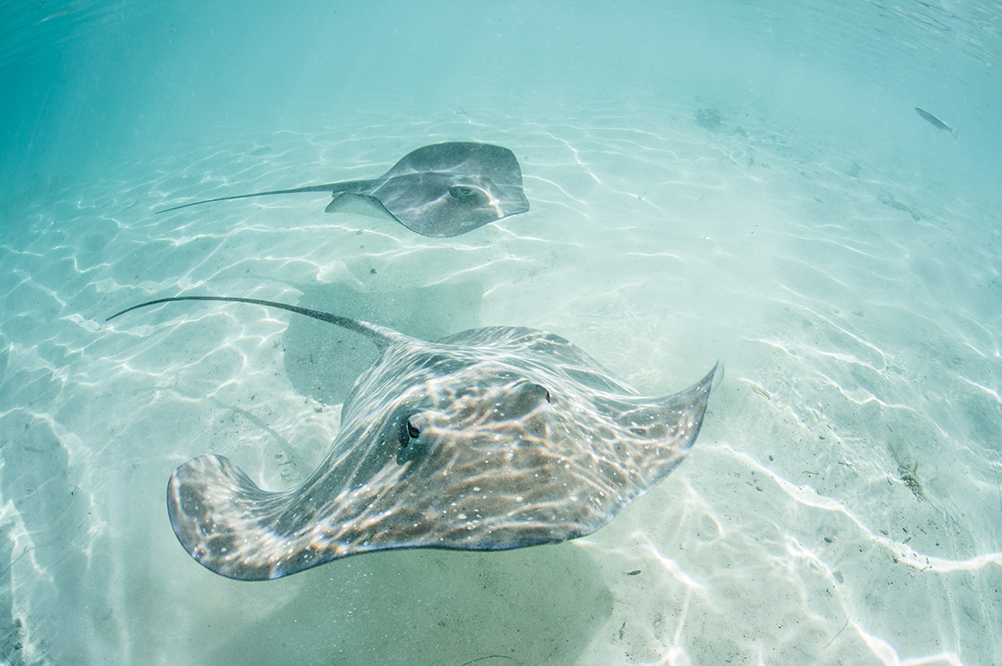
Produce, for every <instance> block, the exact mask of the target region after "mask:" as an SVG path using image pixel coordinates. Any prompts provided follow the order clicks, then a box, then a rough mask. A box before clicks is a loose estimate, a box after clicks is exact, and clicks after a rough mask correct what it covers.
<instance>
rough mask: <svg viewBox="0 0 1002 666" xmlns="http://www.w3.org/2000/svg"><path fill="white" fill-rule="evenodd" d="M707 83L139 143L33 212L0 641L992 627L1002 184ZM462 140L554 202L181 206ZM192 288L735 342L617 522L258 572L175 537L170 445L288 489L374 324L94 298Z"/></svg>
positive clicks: (26, 209) (791, 639) (362, 308)
mask: <svg viewBox="0 0 1002 666" xmlns="http://www.w3.org/2000/svg"><path fill="white" fill-rule="evenodd" d="M697 111H698V110H697V109H696V108H688V107H681V106H680V107H678V108H668V109H666V108H665V107H664V106H658V107H652V108H646V107H643V106H636V107H633V108H630V109H628V110H623V109H622V108H610V109H607V110H603V109H591V110H589V112H588V114H586V117H587V118H588V120H586V121H585V120H582V121H577V122H576V121H574V120H573V119H572V118H573V117H575V115H574V114H573V113H567V114H563V115H562V116H561V114H558V113H555V114H552V115H550V116H535V117H536V120H534V121H531V122H530V121H526V120H522V119H514V118H510V117H504V116H498V115H496V114H494V113H493V112H492V111H490V110H489V109H482V110H477V109H465V110H463V111H458V110H441V109H434V110H427V109H426V110H423V113H421V114H415V113H414V110H413V109H410V110H409V112H408V113H407V114H401V115H399V116H396V115H393V114H390V113H387V114H386V115H384V116H377V117H373V116H372V115H371V114H368V115H367V116H365V118H361V117H360V118H357V119H353V120H352V122H351V123H349V122H345V123H344V124H343V125H342V128H337V127H334V128H332V129H329V130H327V131H323V132H320V133H310V132H311V131H312V132H316V130H315V128H313V129H311V130H309V131H307V130H300V131H283V132H276V133H273V134H266V133H262V134H256V135H254V136H237V137H230V138H228V139H227V143H225V144H219V145H212V146H204V147H200V148H198V149H195V150H191V151H190V152H188V154H177V155H171V156H169V157H158V158H155V159H152V160H145V161H141V162H132V163H127V164H123V165H122V167H121V171H120V172H119V173H117V174H108V175H107V177H106V178H105V179H102V180H100V181H97V182H83V181H76V182H64V183H58V184H52V185H51V186H50V187H48V188H44V187H43V188H41V190H40V191H37V192H36V193H35V194H34V196H33V198H32V199H30V200H26V201H24V202H23V203H22V204H21V207H20V208H19V209H17V210H14V211H8V213H7V215H6V217H8V218H9V220H8V228H9V232H8V233H6V234H5V236H4V238H3V241H2V245H0V263H2V265H3V267H4V271H3V272H2V274H0V293H2V296H3V297H2V322H0V343H2V345H0V347H2V351H0V367H2V368H4V374H3V381H2V383H0V427H2V433H3V448H2V450H0V460H2V469H0V495H2V501H3V504H2V509H0V524H2V525H3V529H4V532H5V534H6V535H7V537H8V539H7V540H4V544H6V545H5V546H4V551H3V559H4V560H5V561H7V560H8V559H9V562H10V564H9V566H8V567H7V568H6V570H5V571H4V572H3V579H4V580H3V583H4V585H3V590H4V591H5V592H6V598H4V599H2V602H3V603H2V608H5V609H6V608H9V609H10V613H9V616H8V615H7V613H6V612H4V613H3V614H2V615H0V623H2V624H0V628H2V629H3V631H4V634H3V637H2V640H3V641H5V642H4V643H3V646H2V650H3V652H2V653H0V654H2V655H3V656H2V659H3V660H4V661H9V662H11V663H20V662H26V663H35V662H51V663H70V662H71V661H73V659H72V658H71V657H70V655H80V654H83V655H88V658H89V660H90V661H92V662H94V663H102V662H103V663H169V664H205V663H214V664H224V663H233V664H245V663H252V662H253V663H319V662H323V663H358V664H363V663H364V664H369V663H414V664H431V663H435V664H455V665H456V666H459V665H460V664H464V663H473V662H475V663H478V664H502V663H518V664H543V663H552V664H564V663H582V664H609V663H690V661H691V662H693V663H725V662H726V663H760V662H762V663H779V662H781V663H816V664H846V663H854V664H856V663H858V664H862V663H879V662H883V663H897V661H898V660H899V659H900V660H901V661H903V662H908V663H928V664H932V663H937V664H939V663H960V662H961V661H963V662H964V663H971V664H976V663H989V662H990V661H992V659H993V658H995V655H997V654H999V653H1000V652H1002V644H1000V637H999V634H998V627H1000V626H1002V601H1000V597H999V592H998V590H999V588H1000V585H1002V520H1000V513H1002V490H1000V482H1002V462H1000V455H999V452H998V432H999V417H1000V400H999V395H998V392H997V391H998V388H997V387H998V385H999V374H998V373H999V348H998V339H999V329H1000V316H999V313H998V310H997V305H998V296H999V294H1000V286H999V281H998V280H999V278H998V272H997V270H996V267H997V256H998V254H999V250H1000V247H1002V246H1000V243H999V238H998V231H997V229H992V228H991V225H990V220H991V219H992V217H991V214H990V212H989V211H988V210H987V209H986V208H984V207H982V204H981V202H978V201H970V200H967V199H964V198H963V197H959V196H953V195H951V194H949V193H948V191H947V190H945V189H938V188H936V187H935V186H934V185H932V184H929V183H926V182H921V181H919V182H916V180H915V178H913V177H912V176H911V175H910V174H909V173H908V172H907V171H906V170H905V169H904V168H900V169H899V168H898V167H897V166H896V165H877V164H869V163H866V162H861V161H860V159H859V158H858V156H856V155H853V154H846V153H845V152H844V151H839V150H836V149H835V148H833V146H829V145H823V144H822V143H821V142H820V140H808V139H807V138H805V137H803V136H799V135H798V134H797V133H796V132H795V131H794V130H788V131H787V132H786V133H785V134H784V133H782V131H781V130H780V129H778V128H776V127H768V128H767V127H764V126H760V125H759V124H758V123H756V121H755V120H754V119H750V118H743V119H741V120H740V121H739V120H736V119H732V118H728V117H727V114H726V113H724V114H723V116H722V119H721V122H720V124H719V125H714V124H713V123H708V122H702V123H698V122H697V120H698V119H699V116H697ZM580 115H582V116H585V114H580ZM414 117H421V118H425V119H426V120H425V121H423V122H422V123H420V124H415V123H414V122H413V121H412V119H413V118H414ZM527 117H533V116H531V115H530V114H527ZM546 118H549V119H546ZM553 118H558V119H557V120H554V119H553ZM569 118H571V119H569ZM702 118H703V120H704V121H705V118H706V116H705V114H704V116H703V117H702ZM352 123H354V124H352ZM708 125H709V126H708ZM445 140H480V141H489V142H493V143H498V144H501V145H504V146H507V147H509V148H511V149H512V150H513V151H514V152H515V154H516V156H517V157H518V159H519V161H520V162H521V164H522V169H523V173H524V178H525V191H526V194H527V196H528V198H529V200H530V202H531V206H532V208H531V210H530V212H529V213H528V214H524V215H517V216H514V217H510V218H506V219H504V220H502V221H500V222H498V223H496V224H491V225H488V226H486V227H483V228H481V229H478V230H476V231H474V232H472V233H470V234H467V235H465V236H461V237H458V238H453V239H443V240H439V239H429V238H425V237H421V236H418V235H416V234H414V233H412V232H410V231H408V230H407V229H405V228H404V227H402V226H401V225H399V224H396V223H395V222H393V221H392V220H387V219H380V218H373V217H366V216H362V215H353V214H338V215H328V214H325V213H324V212H323V209H324V206H325V205H326V203H327V198H326V196H325V195H323V194H318V195H311V194H303V195H292V196H288V197H268V198H266V199H252V200H243V201H230V202H222V203H216V204H210V205H207V206H203V207H197V208H190V209H185V210H183V211H177V212H173V213H168V214H165V215H155V214H154V213H155V211H156V210H159V209H160V208H163V207H167V206H169V205H173V204H179V203H183V202H185V201H187V200H189V199H191V200H194V199H198V198H209V197H216V196H226V195H229V194H242V193H246V192H253V191H264V190H269V189H275V188H281V187H295V186H300V185H307V184H313V183H323V182H332V181H334V180H340V179H350V178H364V177H371V176H375V175H379V174H381V173H382V172H383V171H385V170H386V168H388V167H389V166H390V165H392V164H393V163H394V162H395V161H396V160H397V159H398V158H399V157H400V156H402V155H404V154H405V153H406V152H408V151H410V150H413V149H414V148H417V147H419V146H421V145H424V144H428V143H435V142H438V141H445ZM961 229H962V230H963V232H962V233H961V232H959V231H958V230H961ZM180 293H187V294H214V295H228V296H244V297H255V298H265V299H273V300H280V301H285V302H289V303H300V304H302V305H306V306H308V307H313V308H318V309H323V310H327V311H330V312H334V313H337V314H342V315H348V316H353V317H358V318H361V319H366V320H369V321H374V322H376V323H379V324H384V325H388V326H391V327H394V328H396V329H398V330H401V331H403V332H406V333H409V334H413V335H418V336H421V337H427V338H436V337H439V336H442V335H445V334H447V333H454V332H458V331H459V330H463V329H465V328H470V327H476V326H486V325H517V326H530V327H534V328H541V329H545V330H549V331H552V332H554V333H557V334H559V335H562V336H564V337H566V338H568V339H569V340H571V341H573V342H574V343H575V344H576V345H578V346H579V347H581V348H583V349H585V350H586V351H588V352H589V353H590V354H591V355H592V356H594V357H595V358H596V359H598V360H599V361H600V362H601V363H602V364H603V365H604V366H605V367H607V368H609V369H610V370H612V371H613V372H616V373H617V374H619V375H621V376H622V377H624V378H625V379H626V380H627V381H629V382H630V383H632V384H633V385H635V386H636V387H637V388H638V389H639V390H640V391H641V392H643V393H646V394H664V393H668V392H671V391H674V390H677V389H680V388H682V387H685V386H688V385H689V384H691V383H692V382H693V381H695V380H696V379H698V378H699V377H701V376H702V375H703V374H704V373H705V372H706V370H707V369H708V368H710V367H711V366H712V364H713V363H714V362H715V361H716V360H717V359H721V360H723V361H724V362H725V363H726V367H727V374H726V377H725V379H724V381H723V383H722V385H721V386H720V387H719V388H718V389H717V390H716V391H715V392H714V394H713V396H712V398H711V406H710V411H709V413H708V415H707V417H706V421H705V424H704V428H703V431H702V433H701V434H700V437H699V440H698V441H697V444H696V446H695V448H694V449H693V452H692V453H691V454H690V456H689V459H688V460H686V461H685V462H684V463H683V464H682V466H681V467H680V468H679V469H678V470H677V471H676V472H674V473H673V474H672V475H671V476H670V477H669V478H668V479H667V480H666V481H665V482H664V483H662V484H661V485H660V486H659V487H657V488H656V489H655V490H653V491H652V492H651V493H649V494H648V495H647V496H645V497H643V498H642V499H640V500H639V501H637V502H636V503H635V504H634V505H632V506H630V507H629V508H628V509H627V510H625V511H624V512H623V513H622V514H621V515H620V516H619V517H618V518H616V520H614V521H613V522H612V523H611V524H610V525H609V526H607V527H605V528H603V529H602V530H600V531H599V532H597V533H596V534H594V535H593V536H590V537H588V538H585V539H581V540H578V541H576V542H569V543H565V544H561V545H558V546H550V547H539V548H532V549H525V550H520V551H512V552H504V553H463V552H440V551H400V552H387V553H377V554H371V555H364V556H359V557H354V558H349V559H347V560H343V561H339V562H334V563H331V564H328V565H325V566H322V567H319V568H316V569H313V570H310V571H307V572H304V573H302V574H298V575H295V576H292V577H290V578H285V579H281V580H277V581H271V582H267V583H259V584H247V583H239V582H235V581H231V580H227V579H224V578H222V577H219V576H216V575H214V574H212V573H210V572H208V571H207V570H205V569H203V568H202V567H200V566H199V565H198V564H197V563H195V562H194V561H192V560H191V558H190V557H188V555H187V554H186V553H185V552H184V550H183V549H182V548H181V547H180V545H179V544H178V543H177V541H176V539H175V537H174V534H173V532H172V531H171V528H170V524H169V522H168V520H167V513H166V508H165V498H164V492H165V488H166V484H167V479H168V476H169V475H170V473H171V471H172V470H173V468H174V467H175V466H177V465H178V464H180V463H182V462H184V461H186V460H188V459H189V458H191V457H193V456H196V455H200V454H202V453H207V452H214V453H220V454H223V455H226V456H227V457H229V458H231V459H233V460H234V461H235V462H236V463H237V464H239V465H240V466H241V467H243V468H244V469H245V470H246V471H247V472H248V473H249V474H251V476H252V477H253V478H254V479H255V480H256V481H257V482H259V483H260V484H261V485H263V486H264V487H266V488H272V489H281V488H288V487H290V486H291V485H293V484H295V483H297V482H298V481H300V480H302V479H303V478H304V477H305V476H306V475H307V474H308V473H309V472H311V471H312V470H313V469H314V467H315V466H316V465H317V464H318V463H319V462H320V460H321V459H322V458H323V455H324V453H325V450H326V447H327V445H328V443H329V442H330V441H331V440H332V439H333V437H334V434H335V433H336V431H337V428H338V415H339V403H340V401H341V400H342V399H343V396H344V391H345V390H346V388H347V386H349V385H350V382H351V380H352V379H353V378H354V376H355V375H356V374H357V372H358V371H359V370H360V369H361V368H364V367H365V365H366V363H368V362H370V359H371V358H372V352H371V351H370V350H369V349H368V348H367V347H366V345H367V344H368V343H366V342H365V341H364V340H361V339H357V340H356V339H353V338H352V337H351V334H349V333H346V332H344V331H341V330H338V329H333V328H331V327H330V326H325V325H324V324H322V323H317V322H312V321H302V320H300V319H297V318H296V317H295V316H294V315H290V314H287V313H282V312H272V311H268V310H265V309H263V308H258V307H253V306H245V305H220V304H198V303H178V304H172V305H170V306H167V307H163V308H160V309H153V310H146V311H139V312H135V313H130V314H129V315H127V316H125V317H122V318H121V319H118V320H115V321H114V322H112V323H105V321H104V319H105V318H106V317H107V316H109V315H111V314H112V313H114V312H116V311H118V310H120V309H122V308H125V307H128V306H130V305H133V304H135V303H138V302H141V301H143V300H147V299H149V298H155V297H161V296H170V295H176V294H180ZM346 359H347V360H346ZM8 582H9V584H8ZM5 618H6V619H5ZM960 655H963V658H962V659H961V656H960Z"/></svg>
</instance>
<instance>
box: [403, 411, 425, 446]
mask: <svg viewBox="0 0 1002 666" xmlns="http://www.w3.org/2000/svg"><path fill="white" fill-rule="evenodd" d="M402 425H403V427H402V428H401V429H400V448H402V449H406V448H407V445H408V444H410V443H411V440H412V439H417V438H418V436H419V435H420V434H421V430H420V429H419V428H415V427H414V425H413V424H412V423H411V419H410V417H408V418H406V419H404V422H403V424H402Z"/></svg>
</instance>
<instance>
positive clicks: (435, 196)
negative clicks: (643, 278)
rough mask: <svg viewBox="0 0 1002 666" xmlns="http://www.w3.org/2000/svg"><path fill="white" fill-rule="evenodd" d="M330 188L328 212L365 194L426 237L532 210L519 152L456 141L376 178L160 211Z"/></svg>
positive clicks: (409, 159) (434, 147)
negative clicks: (332, 197)
mask: <svg viewBox="0 0 1002 666" xmlns="http://www.w3.org/2000/svg"><path fill="white" fill-rule="evenodd" d="M300 192H330V193H331V194H333V195H334V199H333V201H331V202H330V204H328V205H327V212H328V213H336V212H338V211H340V210H342V209H344V208H346V207H347V206H349V205H350V203H351V202H352V201H353V200H358V198H359V197H362V198H364V199H365V200H367V201H369V202H373V203H374V204H375V205H376V206H378V207H379V208H381V209H382V210H384V211H385V212H387V213H389V214H390V215H392V216H393V217H394V218H395V219H396V220H397V221H398V222H400V223H401V224H402V225H404V226H405V227H407V228H408V229H410V230H411V231H415V232H417V233H419V234H421V235H422V236H435V237H439V238H445V237H449V236H459V235H460V234H465V233H466V232H467V231H472V230H473V229H476V228H478V227H482V226H483V225H485V224H487V223H489V222H494V221H495V220H500V219H501V218H503V217H508V216H509V215H517V214H518V213H524V212H526V211H527V210H529V200H528V199H526V198H525V193H524V192H523V191H522V170H521V168H519V165H518V160H517V159H515V154H514V153H512V152H511V151H510V150H508V149H507V148H502V147H501V146H493V145H491V144H489V143H472V142H468V141H454V142H450V143H438V144H435V145H432V146H425V147H424V148H418V149H417V150H415V151H412V152H410V153H407V155H405V156H404V157H403V158H401V160H400V161H399V162H397V163H396V164H394V165H393V168H392V169H390V170H389V171H387V172H386V173H384V174H383V175H382V176H380V177H379V178H375V179H373V180H351V181H344V182H340V183H328V184H326V185H308V186H306V187H297V188H294V189H291V190H273V191H271V192H256V193H254V194H238V195H236V196H231V197H219V198H217V199H206V200H205V201H194V202H192V203H186V204H183V205H181V206H174V207H173V208H168V209H166V210H162V211H159V212H160V213H166V212H168V211H172V210H178V209H179V208H187V207H188V206H198V205H201V204H205V203H211V202H213V201H229V200H231V199H246V198H248V197H263V196H268V195H273V194H297V193H300Z"/></svg>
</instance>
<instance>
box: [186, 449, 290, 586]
mask: <svg viewBox="0 0 1002 666" xmlns="http://www.w3.org/2000/svg"><path fill="white" fill-rule="evenodd" d="M287 497H288V496H287V494H286V493H276V492H268V491H265V490H262V489H261V488H259V487H258V486H257V485H256V484H255V483H254V482H253V481H251V479H250V477H248V476H247V475H246V474H245V473H244V472H243V471H241V470H240V468H238V467H237V466H236V465H234V464H233V463H231V462H230V461H229V460H228V459H226V458H224V457H222V456H215V455H207V456H200V457H198V458H195V459H194V460H190V461H188V462H186V463H185V464H183V465H181V466H180V467H178V468H177V469H176V470H174V473H173V474H172V475H171V478H170V482H169V483H168V484H167V511H168V514H169V515H170V522H171V525H172V526H173V528H174V533H175V534H176V535H177V538H178V540H179V541H180V542H181V545H182V546H184V549H185V550H187V551H188V553H189V554H191V556H192V557H193V558H195V559H196V560H197V561H198V562H199V563H200V564H202V565H203V566H205V567H206V568H208V569H210V570H212V571H214V572H216V573H218V574H221V575H223V576H226V577H228V578H236V579H239V580H265V579H269V578H277V577H279V576H281V575H283V574H284V573H286V572H284V571H283V570H282V568H283V565H287V564H288V563H289V560H290V555H291V554H290V553H289V552H288V550H287V549H286V548H285V546H286V542H285V541H284V540H283V539H282V538H281V537H280V536H279V535H277V534H275V533H274V532H272V531H271V530H270V529H268V528H267V527H266V526H265V521H264V519H265V517H266V516H268V515H270V514H271V513H273V511H274V510H275V509H277V508H280V507H282V506H284V504H285V501H286V499H287ZM294 557H295V556H293V558H292V559H294ZM300 568H302V567H300ZM296 570H298V569H296Z"/></svg>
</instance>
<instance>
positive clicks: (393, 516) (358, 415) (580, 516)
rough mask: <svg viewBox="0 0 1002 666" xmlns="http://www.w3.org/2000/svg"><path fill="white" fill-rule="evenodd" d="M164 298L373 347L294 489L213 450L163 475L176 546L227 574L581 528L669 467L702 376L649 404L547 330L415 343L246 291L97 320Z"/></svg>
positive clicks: (550, 535) (501, 543) (530, 538)
mask: <svg viewBox="0 0 1002 666" xmlns="http://www.w3.org/2000/svg"><path fill="white" fill-rule="evenodd" d="M173 301H223V302H235V303H250V304H254V305H262V306H265V307H270V308H280V309H282V310H287V311H289V312H295V313H298V314H303V315H306V316H308V317H314V318H316V319H319V320H321V321H325V322H328V323H331V324H334V325H335V326H340V327H343V328H346V329H348V330H351V331H355V332H356V333H360V334H362V335H364V336H366V337H368V338H369V339H370V340H371V341H372V342H373V343H375V344H376V346H377V347H379V348H381V350H382V353H381V355H380V357H379V359H378V360H377V361H376V362H375V364H374V365H373V366H372V367H371V368H369V369H368V370H366V371H365V372H363V373H362V374H361V375H360V376H359V377H358V379H357V380H356V381H355V384H354V386H353V387H352V390H351V393H350V394H349V395H348V397H347V398H346V399H345V401H344V404H343V406H342V410H341V428H340V430H339V432H338V435H337V437H336V439H335V440H334V443H333V444H332V445H331V448H330V451H329V453H328V455H327V458H326V459H325V460H324V462H323V463H322V464H321V465H320V466H319V467H318V468H317V469H316V471H314V472H313V473H312V475H311V476H310V477H309V478H308V479H306V481H304V482H303V483H302V484H301V485H300V486H299V487H297V488H294V489H292V490H288V491H284V492H283V491H269V490H263V489H261V488H259V487H258V486H257V484H255V483H254V481H252V480H251V479H250V477H248V476H247V475H246V474H245V473H244V472H242V471H241V470H240V469H239V468H238V467H236V466H235V465H234V464H233V463H232V462H230V461H229V460H228V459H226V458H224V457H223V456H219V455H203V456H200V457H198V458H195V459H193V460H190V461H188V462H186V463H184V464H183V465H181V466H180V467H178V468H177V469H176V470H174V473H173V475H172V476H171V478H170V481H169V482H168V485H167V509H168V514H169V516H170V522H171V525H172V526H173V528H174V532H175V534H176V535H177V538H178V540H179V541H180V542H181V545H182V546H184V548H185V550H187V551H188V553H190V554H191V556H192V557H194V558H195V560H197V561H198V562H199V563H200V564H202V565H204V566H205V567H207V568H209V569H211V570H212V571H214V572H216V573H218V574H222V575H223V576H227V577H229V578H235V579H240V580H263V579H269V578H278V577H281V576H285V575H288V574H292V573H296V572H298V571H302V570H304V569H308V568H310V567H314V566H317V565H318V564H323V563H325V562H330V561H331V560H336V559H338V558H342V557H346V556H349V555H354V554H357V553H366V552H371V551H378V550H388V549H393V548H446V549H457V550H506V549H511V548H522V547H525V546H535V545H539V544H545V543H555V542H561V541H566V540H568V539H574V538H577V537H581V536H585V535H587V534H591V533H592V532H594V531H595V530H597V529H599V528H600V527H602V526H604V525H605V524H607V523H608V522H609V521H610V520H612V519H613V517H615V515H616V514H617V513H619V511H620V510H622V509H623V508H624V507H625V506H627V505H628V504H630V503H631V502H632V501H633V500H635V499H637V498H638V497H640V496H641V495H643V494H644V493H646V492H647V491H648V490H650V489H651V488H653V487H654V486H656V485H657V484H658V483H659V482H660V481H661V480H662V479H664V478H665V477H666V476H667V475H668V474H669V472H671V471H672V470H673V469H675V467H676V466H677V465H678V464H679V463H680V462H681V461H682V458H683V457H685V455H686V453H688V451H689V449H690V448H691V447H692V445H693V443H694V442H695V440H696V435H697V434H698V433H699V429H700V426H701V424H702V422H703V415H704V413H705V412H706V407H707V400H708V398H709V394H710V388H711V385H712V383H713V378H714V375H715V373H716V372H717V366H714V368H713V370H711V371H710V373H709V374H708V375H706V376H705V377H704V378H703V379H702V380H700V381H699V382H698V383H697V384H695V385H694V386H692V387H690V388H688V389H686V390H684V391H681V392H679V393H675V394H673V395H669V396H665V397H660V398H648V397H643V396H641V395H639V394H638V393H637V391H636V390H635V389H634V388H632V387H631V386H630V385H629V384H627V383H626V382H625V381H623V380H622V379H620V378H618V377H616V376H615V375H614V374H612V373H610V372H609V371H607V370H605V369H604V368H602V366H600V365H599V364H598V363H597V362H596V361H595V360H593V359H592V358H591V357H590V356H588V355H587V354H585V353H584V352H583V351H581V350H580V349H578V348H577V347H575V346H574V345H572V344H571V343H570V342H568V341H567V340H565V339H564V338H561V337H559V336H557V335H553V334H552V333H547V332H545V331H539V330H533V329H530V328H517V327H508V326H492V327H488V328H478V329H471V330H468V331H464V332H462V333H456V334H454V335H450V336H447V337H444V338H442V339H441V340H438V341H437V342H425V341H423V340H419V339H416V338H412V337H409V336H407V335H404V334H402V333H398V332H396V331H394V330H392V329H389V328H385V327H383V326H378V325H376V324H370V323H367V322H363V321H357V320H355V319H348V318H347V317H341V316H338V315H333V314H327V313H324V312H318V311H315V310H308V309H306V308H300V307H298V306H294V305H287V304H284V303H274V302H271V301H263V300H257V299H253V298H227V297H216V296H178V297H174V298H160V299H157V300H154V301H149V302H147V303H142V304H140V305H135V306H133V307H131V308H128V309H126V310H123V311H122V312H119V313H118V314H115V315H113V316H112V317H109V319H113V318H115V317H118V316H119V315H122V314H124V313H126V312H131V311H132V310H135V309H137V308H142V307H147V306H150V305H155V304H158V303H168V302H173ZM718 365H719V364H718Z"/></svg>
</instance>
